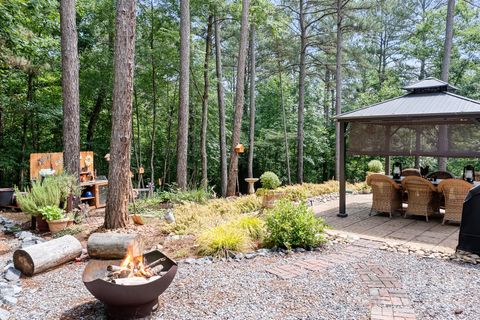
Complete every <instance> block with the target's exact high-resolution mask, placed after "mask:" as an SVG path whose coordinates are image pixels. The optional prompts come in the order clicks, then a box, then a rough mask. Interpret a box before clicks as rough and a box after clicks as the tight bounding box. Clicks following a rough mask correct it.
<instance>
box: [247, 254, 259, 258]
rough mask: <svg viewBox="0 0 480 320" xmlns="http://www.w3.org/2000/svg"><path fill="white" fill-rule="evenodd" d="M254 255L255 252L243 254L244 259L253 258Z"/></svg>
mask: <svg viewBox="0 0 480 320" xmlns="http://www.w3.org/2000/svg"><path fill="white" fill-rule="evenodd" d="M256 256H257V254H255V253H247V254H245V258H246V259H253V258H255V257H256Z"/></svg>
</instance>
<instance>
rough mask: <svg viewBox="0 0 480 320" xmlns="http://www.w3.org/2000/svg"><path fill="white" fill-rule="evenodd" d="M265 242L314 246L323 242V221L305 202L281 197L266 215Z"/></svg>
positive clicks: (303, 246) (306, 246) (305, 246)
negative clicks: (295, 202)
mask: <svg viewBox="0 0 480 320" xmlns="http://www.w3.org/2000/svg"><path fill="white" fill-rule="evenodd" d="M266 226H267V238H266V240H267V241H266V244H267V245H271V246H277V247H282V248H287V249H291V248H297V247H302V248H308V247H315V246H317V245H319V244H320V243H322V242H323V234H322V233H323V230H324V228H325V224H324V221H323V220H322V219H320V218H315V216H314V214H313V212H312V211H311V209H309V208H308V207H307V205H306V204H305V202H301V203H300V204H298V205H297V204H294V203H292V202H291V201H289V200H287V199H281V200H280V201H279V203H278V204H277V205H276V206H275V208H273V209H270V210H269V211H268V212H267V215H266Z"/></svg>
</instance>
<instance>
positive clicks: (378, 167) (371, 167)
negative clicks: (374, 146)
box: [367, 160, 383, 173]
mask: <svg viewBox="0 0 480 320" xmlns="http://www.w3.org/2000/svg"><path fill="white" fill-rule="evenodd" d="M367 167H368V171H370V172H375V173H379V172H382V171H383V164H382V163H381V162H380V161H379V160H372V161H370V162H369V163H368V164H367Z"/></svg>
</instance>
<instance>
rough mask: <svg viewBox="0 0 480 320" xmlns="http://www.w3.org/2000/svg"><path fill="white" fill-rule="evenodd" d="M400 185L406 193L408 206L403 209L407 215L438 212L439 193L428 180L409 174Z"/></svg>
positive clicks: (426, 218) (426, 216) (426, 214)
mask: <svg viewBox="0 0 480 320" xmlns="http://www.w3.org/2000/svg"><path fill="white" fill-rule="evenodd" d="M402 186H403V188H404V190H405V191H406V192H407V193H408V206H407V210H406V211H405V217H406V216H407V215H421V216H425V220H426V221H427V222H428V217H429V216H431V215H432V214H434V213H438V211H439V208H440V195H439V194H438V193H437V188H436V187H435V186H434V185H433V184H432V183H431V182H430V181H428V180H426V179H424V178H422V177H415V176H409V177H405V179H403V180H402Z"/></svg>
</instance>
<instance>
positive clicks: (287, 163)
mask: <svg viewBox="0 0 480 320" xmlns="http://www.w3.org/2000/svg"><path fill="white" fill-rule="evenodd" d="M278 82H279V83H278V86H279V91H280V107H281V108H282V120H283V139H284V142H285V164H286V165H287V179H288V184H289V185H290V184H292V175H291V172H290V155H289V147H288V134H287V113H286V112H285V101H284V98H283V80H282V68H281V66H280V60H278Z"/></svg>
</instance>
